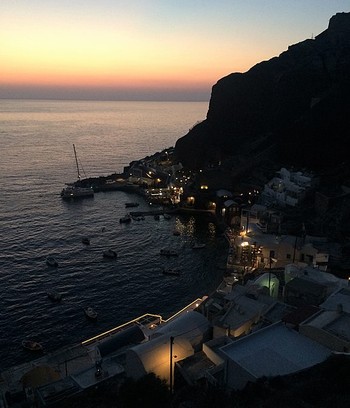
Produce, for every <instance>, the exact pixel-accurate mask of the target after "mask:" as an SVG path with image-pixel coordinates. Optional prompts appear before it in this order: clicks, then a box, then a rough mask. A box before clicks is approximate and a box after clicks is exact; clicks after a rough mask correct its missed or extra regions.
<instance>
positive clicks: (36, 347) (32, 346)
mask: <svg viewBox="0 0 350 408" xmlns="http://www.w3.org/2000/svg"><path fill="white" fill-rule="evenodd" d="M22 347H23V348H25V349H26V350H30V351H42V350H43V346H42V345H41V343H38V342H37V341H34V340H22Z"/></svg>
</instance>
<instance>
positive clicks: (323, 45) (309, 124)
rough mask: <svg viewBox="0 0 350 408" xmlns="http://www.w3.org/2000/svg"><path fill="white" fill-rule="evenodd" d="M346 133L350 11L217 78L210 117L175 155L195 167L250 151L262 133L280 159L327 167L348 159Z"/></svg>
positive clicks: (349, 97)
mask: <svg viewBox="0 0 350 408" xmlns="http://www.w3.org/2000/svg"><path fill="white" fill-rule="evenodd" d="M349 136H350V13H338V14H336V15H335V16H333V17H332V18H331V19H330V22H329V26H328V29H327V30H325V31H324V32H323V33H321V34H319V35H318V36H317V37H316V38H315V39H308V40H305V41H303V42H301V43H298V44H296V45H292V46H290V47H289V48H288V50H287V51H285V52H283V53H282V54H280V55H279V56H278V57H275V58H272V59H271V60H269V61H264V62H261V63H259V64H257V65H255V66H254V67H252V68H251V69H250V70H249V71H247V72H246V73H233V74H230V75H228V76H226V77H224V78H222V79H220V80H219V81H218V82H217V83H216V84H215V85H214V86H213V88H212V94H211V99H210V104H209V111H208V114H207V119H206V120H205V121H203V122H201V123H200V124H198V125H196V126H195V127H194V128H193V129H191V130H190V132H189V133H188V134H187V135H185V136H184V137H182V138H180V139H179V140H178V141H177V142H176V145H175V154H176V157H177V158H178V159H179V160H180V161H181V162H182V163H183V164H184V165H185V166H188V167H192V168H196V167H197V168H198V167H202V166H205V165H206V164H208V163H214V162H217V161H219V160H221V161H222V160H225V159H227V158H228V157H232V156H236V157H237V156H239V155H240V154H241V153H242V154H243V152H244V154H245V155H247V154H248V155H249V154H250V147H251V146H253V145H254V146H255V148H256V147H257V143H258V141H259V140H260V141H262V142H261V143H260V145H259V148H258V150H259V151H260V152H261V151H264V150H265V149H266V151H267V148H268V147H271V146H273V147H274V149H271V148H270V149H269V151H270V152H271V151H273V152H274V156H273V157H275V158H278V161H280V162H281V161H282V162H285V163H286V164H288V163H290V164H293V165H299V166H306V167H309V168H314V169H322V168H325V167H326V166H331V165H335V164H337V163H339V162H347V163H350V158H349V157H350V155H349V154H348V151H347V141H348V140H349ZM251 154H252V155H253V154H254V153H253V151H252V150H251ZM273 157H272V158H273Z"/></svg>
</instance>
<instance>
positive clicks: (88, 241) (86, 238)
mask: <svg viewBox="0 0 350 408" xmlns="http://www.w3.org/2000/svg"><path fill="white" fill-rule="evenodd" d="M81 242H82V243H83V244H84V245H90V238H88V237H83V238H82V239H81Z"/></svg>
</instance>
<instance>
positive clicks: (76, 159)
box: [73, 143, 80, 180]
mask: <svg viewBox="0 0 350 408" xmlns="http://www.w3.org/2000/svg"><path fill="white" fill-rule="evenodd" d="M73 150H74V157H75V164H76V165H77V172H78V180H80V171H79V164H78V158H77V152H76V151H75V145H74V143H73Z"/></svg>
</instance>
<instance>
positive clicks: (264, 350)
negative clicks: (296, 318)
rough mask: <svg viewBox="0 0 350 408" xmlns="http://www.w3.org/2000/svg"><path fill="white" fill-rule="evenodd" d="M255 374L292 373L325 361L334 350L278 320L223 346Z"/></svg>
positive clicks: (227, 353) (260, 375)
mask: <svg viewBox="0 0 350 408" xmlns="http://www.w3.org/2000/svg"><path fill="white" fill-rule="evenodd" d="M221 351H222V352H223V353H224V354H225V355H226V356H227V358H229V359H231V360H233V361H234V362H236V363H238V364H239V365H240V366H241V367H242V368H243V369H245V370H246V371H248V372H249V373H250V374H252V375H253V376H254V377H255V378H260V377H263V376H272V377H274V376H278V375H287V374H291V373H294V372H297V371H300V370H303V369H305V368H308V367H311V366H313V365H315V364H318V363H321V362H322V361H324V360H325V359H326V358H327V357H328V356H329V355H330V354H331V350H329V349H327V348H326V347H324V346H321V345H320V344H318V343H316V342H315V341H313V340H311V339H309V338H307V337H304V336H303V335H301V334H299V333H298V332H296V331H294V330H292V329H290V328H288V327H286V326H285V325H284V324H283V323H276V324H273V325H271V326H268V327H266V328H264V329H262V330H260V331H258V332H255V333H252V334H250V335H248V336H246V337H244V338H242V339H240V340H237V341H236V342H234V343H232V344H228V345H226V346H224V347H222V348H221Z"/></svg>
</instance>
